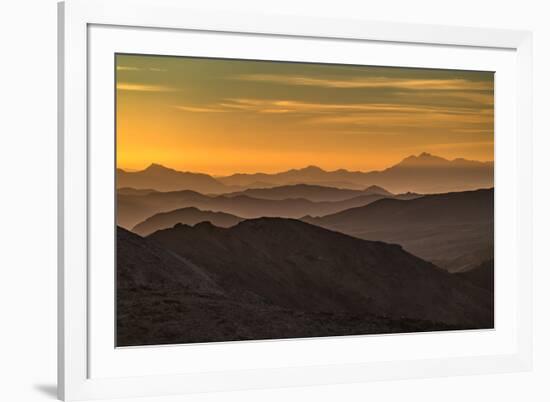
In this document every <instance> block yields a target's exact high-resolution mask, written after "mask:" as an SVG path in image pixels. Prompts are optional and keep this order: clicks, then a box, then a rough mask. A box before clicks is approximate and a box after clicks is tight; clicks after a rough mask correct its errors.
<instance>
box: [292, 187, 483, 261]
mask: <svg viewBox="0 0 550 402" xmlns="http://www.w3.org/2000/svg"><path fill="white" fill-rule="evenodd" d="M303 220H304V221H306V222H309V223H312V224H315V225H319V226H322V227H326V228H329V229H332V230H337V231H339V232H342V233H346V234H349V235H352V236H355V237H359V238H362V239H368V240H380V241H386V242H390V243H398V244H401V245H402V246H403V247H404V248H405V249H406V250H407V251H409V252H411V253H413V254H414V255H417V256H419V257H421V258H424V259H427V260H429V261H432V262H434V263H436V264H437V265H439V266H441V267H444V268H445V269H447V270H449V271H452V272H457V271H464V270H468V269H470V268H472V267H474V266H476V265H478V264H479V263H481V262H482V261H484V260H487V259H489V258H492V255H493V190H492V189H488V190H477V191H466V192H460V193H448V194H437V195H427V196H424V197H420V198H416V199H413V200H396V199H383V200H379V201H376V202H373V203H371V204H369V205H366V206H364V207H358V208H352V209H349V210H346V211H342V212H339V213H336V214H332V215H327V216H324V217H321V218H311V217H305V218H303Z"/></svg>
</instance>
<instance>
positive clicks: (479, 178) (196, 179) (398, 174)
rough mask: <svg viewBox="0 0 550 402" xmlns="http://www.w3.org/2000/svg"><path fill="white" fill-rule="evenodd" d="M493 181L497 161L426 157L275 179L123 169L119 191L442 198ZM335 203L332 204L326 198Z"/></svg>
mask: <svg viewBox="0 0 550 402" xmlns="http://www.w3.org/2000/svg"><path fill="white" fill-rule="evenodd" d="M493 176H494V175H493V163H492V162H478V161H469V160H465V159H454V160H447V159H444V158H441V157H438V156H434V155H430V154H427V153H422V154H420V155H418V156H414V155H413V156H409V157H407V158H405V159H403V160H402V161H401V162H399V163H398V164H396V165H394V166H391V167H389V168H387V169H384V170H381V171H372V172H358V171H357V172H352V171H348V170H345V169H339V170H335V171H325V170H323V169H321V168H319V167H316V166H308V167H306V168H303V169H291V170H288V171H286V172H280V173H274V174H270V173H254V174H242V173H237V174H233V175H231V176H226V177H217V178H214V177H212V176H209V175H207V174H203V173H191V172H179V171H176V170H173V169H169V168H166V167H164V166H161V165H157V164H152V165H151V166H149V167H148V168H147V169H144V170H142V171H138V172H127V171H124V170H122V169H117V188H121V187H133V188H136V189H155V190H158V191H179V190H193V191H197V192H201V193H204V194H209V193H211V194H222V193H230V192H235V191H243V190H246V189H256V188H269V187H276V186H288V185H295V184H309V185H317V186H326V187H335V188H342V189H353V190H364V189H365V188H366V187H369V186H373V185H376V186H381V187H383V188H385V189H388V190H389V191H391V192H393V193H404V192H416V193H441V192H449V191H464V190H473V189H477V188H487V187H492V186H493ZM256 195H257V194H256ZM329 200H331V199H325V201H329ZM319 201H320V199H319ZM332 201H334V199H332Z"/></svg>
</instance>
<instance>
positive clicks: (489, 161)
mask: <svg viewBox="0 0 550 402" xmlns="http://www.w3.org/2000/svg"><path fill="white" fill-rule="evenodd" d="M423 155H427V156H432V157H435V158H439V159H444V160H446V161H448V162H453V161H457V160H464V161H469V162H479V163H494V162H495V161H494V158H493V159H490V160H479V159H467V158H464V157H456V158H452V159H448V158H445V157H442V156H438V155H435V154H432V153H429V152H420V153H419V154H410V155H409V156H406V157H404V158H402V159H401V160H400V161H399V162H396V163H394V164H391V165H389V166H387V167H384V168H380V169H372V170H352V169H347V168H338V169H334V170H330V169H325V168H323V167H321V166H319V165H315V164H308V165H303V166H302V167H289V168H286V169H283V170H281V169H279V170H273V171H265V170H264V171H250V172H243V171H237V172H233V173H229V174H217V173H211V172H206V171H191V170H179V169H178V168H173V167H170V166H168V165H166V164H162V163H157V162H150V163H148V164H146V165H145V167H142V168H138V169H132V168H127V167H122V166H118V165H117V166H116V170H122V171H124V172H127V173H137V172H143V171H145V170H147V169H149V168H151V167H153V166H159V167H162V168H165V169H169V170H174V171H176V172H180V173H194V174H205V175H208V176H211V177H213V178H223V177H229V176H233V175H240V174H242V175H255V174H267V175H273V174H278V173H285V172H289V171H292V170H304V169H308V168H317V169H320V170H322V171H324V172H327V173H332V172H338V171H342V170H344V171H347V172H350V173H371V172H380V171H383V170H386V169H389V168H391V167H393V166H396V165H398V164H400V163H402V162H403V161H404V160H406V159H408V158H412V157H416V158H418V157H420V156H423Z"/></svg>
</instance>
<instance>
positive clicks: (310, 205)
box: [117, 185, 419, 229]
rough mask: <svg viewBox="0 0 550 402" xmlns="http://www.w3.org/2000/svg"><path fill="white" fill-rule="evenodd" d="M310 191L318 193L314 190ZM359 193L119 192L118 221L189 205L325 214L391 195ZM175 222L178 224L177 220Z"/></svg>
mask: <svg viewBox="0 0 550 402" xmlns="http://www.w3.org/2000/svg"><path fill="white" fill-rule="evenodd" d="M304 188H307V189H308V190H309V186H305V187H304V186H303V185H297V186H285V188H284V189H283V191H280V190H279V189H278V188H273V189H265V190H266V191H264V192H262V194H263V196H264V197H268V196H269V193H270V192H271V190H272V191H273V192H272V193H271V194H274V195H272V196H273V197H274V198H277V194H279V195H280V194H281V193H282V192H287V193H290V192H294V193H296V194H298V193H300V192H302V193H304V191H303V189H304ZM315 189H316V190H319V192H318V193H317V198H320V197H321V193H325V195H324V196H325V197H329V195H328V194H329V193H331V191H332V190H334V193H335V194H337V193H338V190H339V189H330V188H326V187H322V188H319V187H315ZM308 193H309V194H314V195H315V192H314V191H313V192H308ZM353 194H356V193H354V192H352V193H350V195H353ZM358 194H360V195H357V196H353V197H352V198H349V199H343V200H340V201H310V200H309V199H306V198H284V199H269V198H254V197H251V196H248V195H245V194H230V195H219V196H212V195H204V194H200V193H198V192H194V191H190V190H184V191H175V192H158V191H155V192H151V193H148V194H145V195H141V194H138V195H131V194H118V195H117V222H118V224H119V225H121V226H122V227H125V228H128V229H129V228H132V227H133V226H135V225H137V224H138V223H141V222H142V221H143V220H145V219H147V218H149V217H151V216H153V215H155V214H157V213H162V212H169V211H172V210H175V209H181V208H189V207H195V208H198V209H200V210H203V211H214V212H225V213H227V214H231V215H236V216H239V217H242V218H259V217H264V216H265V217H284V218H300V217H302V216H305V215H311V216H322V215H326V214H331V213H335V212H338V211H342V210H345V209H348V208H353V207H357V206H363V205H367V204H369V203H371V202H374V201H376V200H379V199H382V198H385V197H387V196H386V195H384V194H380V193H374V192H372V191H361V192H358ZM418 196H419V195H417V194H412V193H408V194H398V195H393V196H391V197H393V198H398V199H411V198H415V197H418ZM312 198H315V196H312ZM173 223H174V224H175V223H177V221H174V222H173Z"/></svg>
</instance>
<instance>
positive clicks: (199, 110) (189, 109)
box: [174, 105, 226, 113]
mask: <svg viewBox="0 0 550 402" xmlns="http://www.w3.org/2000/svg"><path fill="white" fill-rule="evenodd" d="M174 107H175V108H176V109H178V110H183V111H185V112H196V113H220V112H226V110H223V109H220V108H214V107H200V106H179V105H178V106H174Z"/></svg>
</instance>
